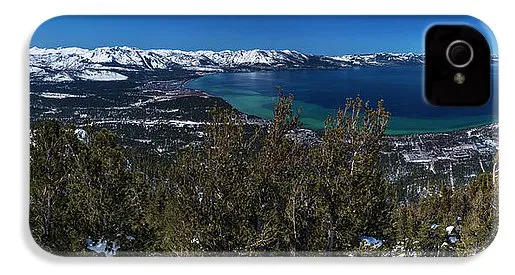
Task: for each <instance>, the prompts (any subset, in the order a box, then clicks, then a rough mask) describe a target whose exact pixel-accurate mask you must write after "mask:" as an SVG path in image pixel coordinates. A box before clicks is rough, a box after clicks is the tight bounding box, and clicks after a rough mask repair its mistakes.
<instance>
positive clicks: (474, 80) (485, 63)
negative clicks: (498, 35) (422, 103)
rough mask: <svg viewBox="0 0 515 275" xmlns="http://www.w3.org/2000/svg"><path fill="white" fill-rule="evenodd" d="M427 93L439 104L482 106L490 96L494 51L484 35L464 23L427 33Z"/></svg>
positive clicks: (438, 27) (439, 26) (439, 27)
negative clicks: (492, 52) (492, 53)
mask: <svg viewBox="0 0 515 275" xmlns="http://www.w3.org/2000/svg"><path fill="white" fill-rule="evenodd" d="M425 53H426V62H425V96H426V99H427V100H428V101H429V102H430V103H431V104H433V105H436V106H481V105H483V104H485V103H487V102H488V100H489V99H490V92H491V91H490V88H491V85H490V82H491V75H490V71H491V68H490V66H491V53H490V46H489V45H488V42H487V40H486V39H485V38H484V36H483V35H482V34H481V33H480V32H479V31H477V30H475V29H474V28H472V27H469V26H463V25H436V26H433V27H431V28H430V29H429V30H428V31H427V33H426V42H425Z"/></svg>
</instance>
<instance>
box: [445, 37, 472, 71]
mask: <svg viewBox="0 0 515 275" xmlns="http://www.w3.org/2000/svg"><path fill="white" fill-rule="evenodd" d="M446 55H447V60H448V61H449V63H451V65H453V66H454V67H456V68H464V67H467V66H468V64H470V62H472V59H473V58H474V49H473V48H472V46H470V44H469V43H468V42H467V41H463V40H455V41H453V42H452V43H451V44H449V46H448V47H447V53H446Z"/></svg>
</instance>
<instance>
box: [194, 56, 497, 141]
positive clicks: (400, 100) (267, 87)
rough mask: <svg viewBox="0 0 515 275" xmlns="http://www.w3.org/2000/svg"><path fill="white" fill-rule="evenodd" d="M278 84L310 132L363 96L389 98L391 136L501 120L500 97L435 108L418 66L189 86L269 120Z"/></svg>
mask: <svg viewBox="0 0 515 275" xmlns="http://www.w3.org/2000/svg"><path fill="white" fill-rule="evenodd" d="M496 77H497V76H494V77H493V79H496ZM277 86H281V88H282V90H283V92H284V93H286V94H288V93H291V94H293V95H294V97H295V104H294V105H295V107H301V108H302V112H301V118H302V122H303V124H304V127H307V128H311V129H321V128H323V123H324V121H325V119H326V118H327V116H328V115H331V114H334V113H335V112H336V111H337V110H338V108H340V107H343V106H344V104H345V99H346V98H348V97H356V96H358V95H359V96H360V97H361V98H362V99H364V100H369V101H370V102H371V103H373V105H375V103H376V102H377V101H378V100H380V99H383V100H384V104H385V107H386V109H387V110H388V111H389V112H391V113H392V119H391V120H390V122H389V124H388V133H390V134H407V133H424V132H444V131H452V130H457V129H464V128H470V127H473V126H478V125H483V124H487V123H491V122H493V121H496V120H497V116H496V112H497V111H496V110H495V108H494V106H495V104H494V102H495V101H496V99H495V98H492V99H491V100H490V102H489V103H487V104H486V105H484V106H481V107H460V108H456V107H435V106H431V105H430V104H429V103H427V102H426V101H425V99H424V95H423V87H422V86H423V70H422V67H416V66H412V67H370V68H350V69H339V70H286V71H268V72H245V73H219V74H211V75H206V76H203V77H200V78H198V79H195V80H193V81H190V82H189V83H188V84H187V87H188V88H193V89H199V90H204V91H207V92H208V93H210V94H212V95H214V96H219V97H222V98H223V99H225V100H226V101H227V102H229V103H230V104H231V105H233V106H234V107H235V108H237V109H238V110H240V111H242V112H245V113H247V114H253V115H257V116H260V117H263V118H267V119H270V118H271V117H272V116H273V106H274V103H275V100H276V96H277V91H276V87H277ZM494 90H495V87H494ZM494 94H497V93H496V92H494Z"/></svg>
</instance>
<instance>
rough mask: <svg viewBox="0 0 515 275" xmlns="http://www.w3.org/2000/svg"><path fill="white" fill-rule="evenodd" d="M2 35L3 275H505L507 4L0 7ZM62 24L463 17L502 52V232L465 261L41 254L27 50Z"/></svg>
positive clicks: (124, 0) (155, 1)
mask: <svg viewBox="0 0 515 275" xmlns="http://www.w3.org/2000/svg"><path fill="white" fill-rule="evenodd" d="M1 10H2V12H3V14H2V16H1V17H0V20H2V24H1V25H0V26H1V27H0V28H1V30H2V33H1V42H0V46H1V51H0V53H1V54H2V55H1V60H2V62H1V63H0V70H1V74H0V76H1V79H2V85H1V89H0V90H1V101H0V102H2V103H1V107H0V118H1V120H2V121H1V124H0V125H1V127H2V128H1V129H2V131H1V133H0V139H1V140H0V145H1V149H0V154H1V158H0V161H1V163H0V168H1V171H2V173H1V176H0V178H1V179H2V180H1V181H0V186H1V187H0V188H1V190H0V194H2V197H1V199H0V203H1V207H0V209H1V211H2V212H1V215H0V219H1V221H2V223H1V226H0V230H1V232H0V233H1V234H0V253H1V254H2V255H1V256H2V257H1V258H0V261H1V262H2V263H3V264H2V266H1V270H2V273H5V274H10V273H14V272H16V273H20V274H25V273H26V272H30V273H29V274H46V273H50V274H124V275H125V274H159V275H161V274H165V273H166V274H170V273H171V274H185V273H186V274H192V273H201V274H206V275H207V274H209V275H211V274H218V273H220V274H227V273H228V272H231V273H232V272H237V273H240V274H249V273H250V274H269V273H270V274H275V273H279V274H281V273H282V274H297V273H305V274H342V273H346V274H369V273H375V274H400V273H401V272H402V273H404V272H406V274H417V275H418V274H467V273H477V274H501V273H503V271H505V270H506V271H507V272H509V271H510V269H511V268H510V264H511V258H512V257H511V255H512V254H511V252H512V248H511V247H512V245H513V238H512V235H511V231H512V229H513V228H514V223H513V221H514V216H515V215H513V213H512V212H511V211H510V210H511V209H515V206H514V204H515V199H513V198H512V197H511V196H513V195H515V192H514V189H515V184H513V182H512V181H513V179H515V177H514V172H515V169H511V168H510V166H511V165H512V163H515V150H514V146H515V143H513V142H511V141H513V140H515V134H514V131H513V129H514V127H515V126H513V125H514V123H513V122H512V121H510V120H509V118H511V117H512V115H513V114H514V113H513V112H514V111H515V108H514V107H513V104H515V96H514V94H515V93H514V92H515V87H514V85H513V82H511V81H510V80H511V79H513V75H515V74H514V73H515V71H514V69H513V66H514V65H513V64H515V60H514V54H513V53H514V52H515V50H514V49H515V44H514V42H513V35H512V33H513V22H512V18H513V15H512V14H511V13H512V12H513V9H512V8H511V6H510V1H496V0H490V1H484V0H479V1H478V0H453V1H447V0H410V1H406V0H388V1H386V0H361V1H356V0H355V1H345V0H339V1H335V0H317V1H302V0H297V1H288V0H282V1H281V0H255V1H244V0H240V1H229V0H219V1H209V0H202V1H201V0H190V1H188V0H181V1H164V0H161V1H160V0H147V1H131V0H110V1H106V0H88V1H80V0H79V1H64V0H63V1H61V0H46V1H33V2H31V1H27V0H17V1H3V2H2V9H1ZM64 14H467V15H472V16H475V17H477V18H480V19H481V20H483V22H485V23H486V24H487V25H489V26H490V28H491V29H492V30H493V32H494V33H495V34H496V36H497V41H498V45H499V51H500V88H499V90H500V91H501V92H500V100H499V102H500V125H501V127H500V131H501V141H500V143H501V148H500V150H501V153H500V156H501V160H500V163H501V173H500V174H501V178H500V182H501V185H500V204H501V206H500V211H501V214H500V215H501V222H500V229H499V233H498V235H497V238H496V240H495V241H494V242H493V244H492V245H491V246H490V247H489V248H488V249H486V251H484V252H483V253H481V254H479V255H477V256H474V257H472V258H466V259H388V258H381V259H371V258H368V259H366V258H361V259H341V258H316V259H314V258H308V259H289V258H265V259H263V258H260V259H247V258H244V259H241V258H239V259H232V258H221V259H220V258H210V259H203V258H191V259H173V258H172V259H170V258H158V259H153V258H145V259H139V258H136V259H135V258H123V259H122V258H118V259H97V258H87V259H81V258H59V257H55V256H50V255H48V254H46V253H45V252H42V251H41V250H39V248H37V247H36V245H35V244H34V243H33V242H32V240H31V239H30V235H29V230H28V226H27V212H28V210H27V209H28V187H27V186H28V161H27V160H28V146H27V143H28V101H29V100H28V60H27V53H28V45H29V40H30V36H31V33H32V32H33V31H34V30H35V29H36V28H37V26H38V25H39V24H40V23H42V22H43V21H44V20H46V19H49V18H51V17H54V16H57V15H64Z"/></svg>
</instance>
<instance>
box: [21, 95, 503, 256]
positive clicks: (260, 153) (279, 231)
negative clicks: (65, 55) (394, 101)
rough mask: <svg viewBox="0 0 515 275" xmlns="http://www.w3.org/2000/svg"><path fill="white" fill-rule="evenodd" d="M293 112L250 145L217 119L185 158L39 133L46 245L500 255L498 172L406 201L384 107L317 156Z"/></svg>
mask: <svg viewBox="0 0 515 275" xmlns="http://www.w3.org/2000/svg"><path fill="white" fill-rule="evenodd" d="M292 103H293V98H292V97H291V96H283V95H279V98H278V100H277V104H276V106H275V110H274V119H273V120H272V122H271V123H270V125H269V126H267V127H254V128H250V129H252V130H251V131H250V133H249V127H245V126H246V125H245V121H244V120H242V119H241V117H240V115H239V114H238V113H236V111H234V110H233V109H228V108H217V109H215V110H213V111H212V112H211V116H212V120H211V122H210V123H209V124H207V126H206V131H205V136H204V137H203V142H202V143H200V144H197V145H191V146H188V147H185V148H183V149H181V150H180V151H179V152H178V153H177V155H176V157H173V158H172V157H163V156H160V155H157V154H154V153H151V152H144V151H137V150H134V149H131V148H128V147H122V146H121V145H120V143H119V142H118V141H117V136H116V135H115V134H114V133H113V132H111V131H109V130H105V129H102V130H98V129H93V128H80V129H78V128H76V127H75V126H74V125H64V124H62V123H60V122H57V121H54V120H45V121H39V122H36V123H35V124H33V125H31V134H30V227H31V231H32V234H33V237H34V239H35V240H36V242H37V243H38V244H39V245H40V246H41V247H43V248H44V249H46V250H48V251H50V252H52V253H56V254H65V255H69V254H72V255H77V254H78V255H90V254H91V255H184V256H189V255H218V254H217V253H225V254H224V255H231V256H232V255H267V256H272V255H285V256H302V255H342V256H344V255H345V256H347V255H372V256H376V255H399V256H430V255H437V256H441V255H451V256H454V255H471V254H474V253H476V252H478V251H480V250H482V249H483V248H484V247H485V246H486V245H488V244H489V243H490V241H491V240H492V238H493V237H494V235H495V232H496V230H497V219H498V209H497V189H498V186H497V181H496V180H494V179H496V176H494V175H492V173H485V174H482V175H479V176H478V177H476V178H475V179H473V180H471V181H470V182H469V183H468V184H467V185H466V186H464V187H451V186H448V185H446V184H443V183H440V182H429V183H427V185H428V186H431V188H428V189H427V190H426V191H425V193H424V194H422V196H421V197H420V198H419V199H417V200H416V201H413V202H410V203H406V202H400V201H399V200H398V198H397V194H396V191H395V190H396V189H395V187H394V186H393V185H392V184H391V183H390V182H387V181H386V180H385V177H384V171H383V170H382V169H381V168H380V167H381V166H380V165H378V158H379V153H380V151H381V149H382V148H383V146H384V132H385V130H386V125H387V123H388V120H389V117H390V114H389V113H388V112H387V111H386V110H385V108H384V107H383V104H382V102H378V103H377V106H371V105H370V104H369V103H368V102H363V101H362V100H361V99H360V98H356V99H348V100H347V103H346V105H345V106H344V108H343V109H341V110H340V111H339V112H338V113H337V115H335V116H334V117H329V118H328V119H327V121H326V124H325V125H326V126H325V130H324V133H323V135H322V138H321V141H320V142H319V143H314V144H305V143H301V142H296V141H295V138H294V137H292V133H293V131H294V130H296V129H298V128H299V127H300V122H299V116H300V112H299V111H296V110H293V108H292ZM495 163H496V162H495ZM496 171H497V166H496V165H494V171H492V172H495V173H497V172H496ZM98 252H100V253H98ZM211 253H212V254H211Z"/></svg>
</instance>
